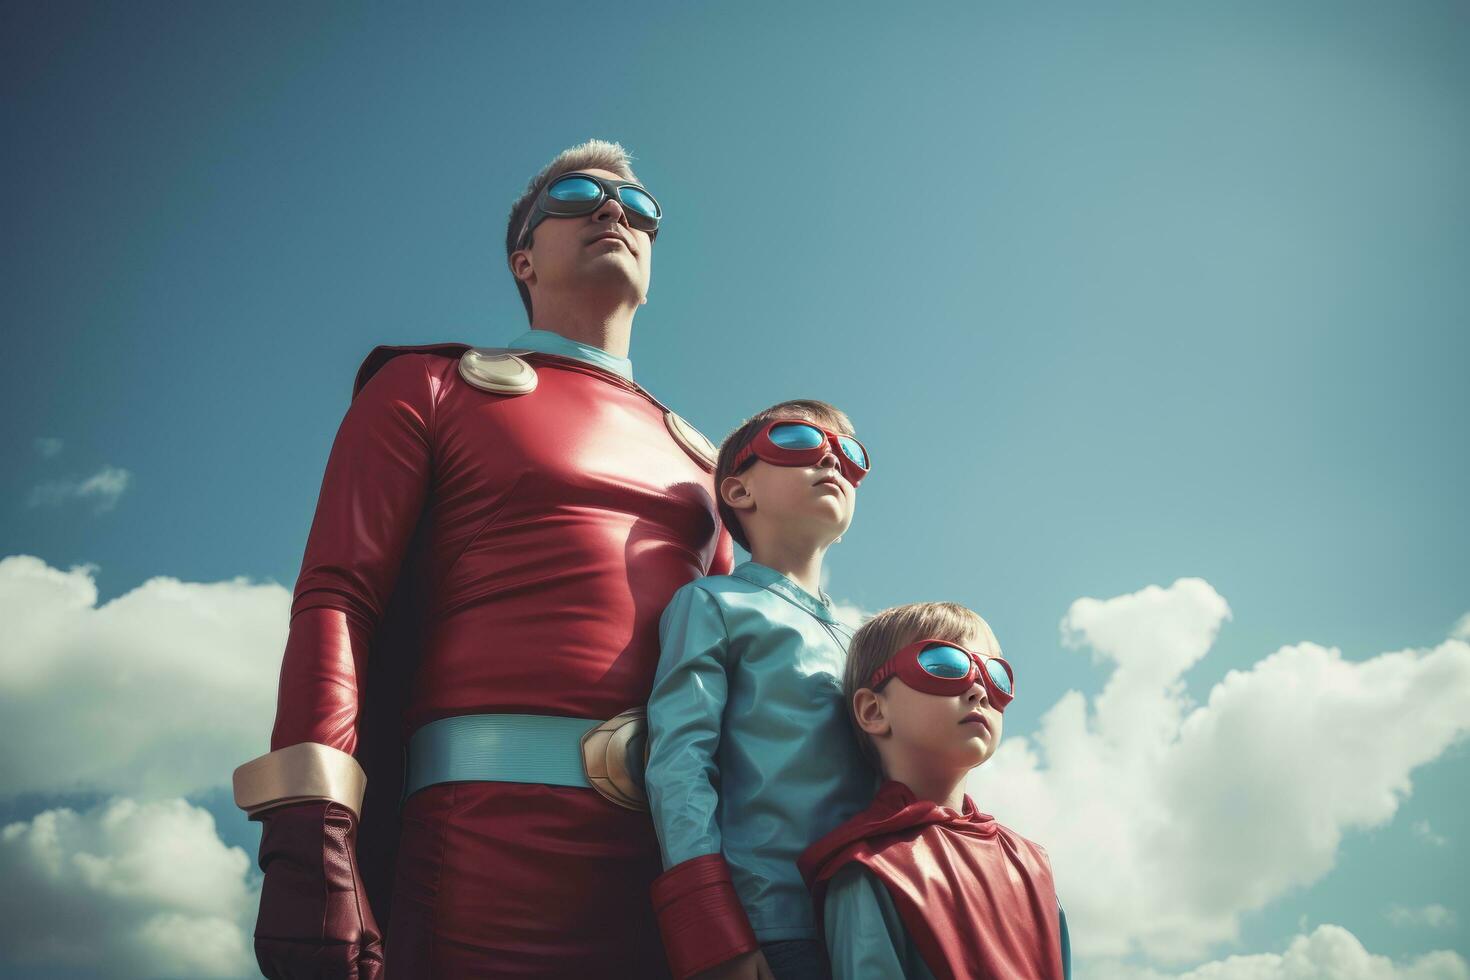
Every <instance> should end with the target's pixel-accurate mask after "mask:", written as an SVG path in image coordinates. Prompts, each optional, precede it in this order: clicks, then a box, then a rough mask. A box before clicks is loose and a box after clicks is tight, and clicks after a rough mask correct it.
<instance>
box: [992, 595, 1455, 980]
mask: <svg viewBox="0 0 1470 980" xmlns="http://www.w3.org/2000/svg"><path fill="white" fill-rule="evenodd" d="M1229 616H1230V609H1229V606H1228V605H1227V604H1226V602H1225V600H1224V599H1223V598H1221V597H1220V596H1219V594H1218V593H1216V592H1215V590H1214V589H1213V588H1211V587H1210V585H1209V584H1208V583H1206V582H1204V581H1202V580H1199V579H1181V580H1180V581H1178V582H1175V583H1174V584H1173V585H1171V586H1170V587H1169V588H1167V589H1161V588H1158V587H1157V586H1151V587H1149V588H1147V589H1144V590H1142V591H1140V592H1137V593H1134V594H1132V595H1125V596H1120V597H1117V598H1114V599H1108V600H1097V599H1081V600H1078V601H1077V602H1076V603H1074V604H1073V605H1072V608H1071V609H1070V610H1069V611H1068V613H1067V615H1066V617H1065V618H1064V619H1063V621H1062V629H1063V637H1064V640H1065V642H1067V643H1068V644H1069V645H1071V646H1074V647H1076V646H1082V645H1086V646H1089V647H1091V648H1092V649H1093V650H1094V651H1095V652H1096V655H1097V657H1098V658H1100V659H1102V660H1104V661H1109V662H1111V663H1113V664H1114V665H1115V666H1114V669H1113V672H1112V675H1111V677H1110V678H1109V679H1108V681H1107V683H1106V684H1105V685H1104V687H1103V690H1102V692H1101V693H1100V694H1099V695H1098V696H1097V697H1096V698H1095V699H1094V700H1093V702H1092V703H1091V704H1089V702H1088V699H1087V698H1085V697H1084V696H1083V695H1082V694H1080V693H1078V692H1076V691H1072V692H1068V693H1067V694H1065V695H1063V696H1062V698H1061V699H1059V700H1058V701H1057V703H1056V704H1055V705H1053V706H1052V707H1051V708H1050V709H1049V710H1048V711H1047V712H1046V714H1045V715H1043V717H1042V720H1041V728H1040V731H1039V732H1038V733H1037V734H1036V735H1035V736H1034V738H1013V739H1010V740H1008V741H1006V742H1004V743H1002V745H1001V748H1000V751H999V752H998V753H997V754H996V756H995V758H994V759H992V760H991V761H990V762H989V763H988V764H987V765H986V766H984V767H983V768H982V769H980V770H978V771H977V772H976V774H975V775H974V776H972V777H971V792H972V793H973V794H974V795H975V796H976V798H977V799H978V800H980V801H981V802H980V806H981V809H983V810H986V811H988V812H992V813H995V814H996V815H997V817H998V818H999V819H1000V820H1001V821H1002V822H1004V823H1006V824H1008V825H1010V826H1012V827H1014V828H1015V829H1017V830H1018V831H1019V832H1021V833H1023V834H1025V835H1026V836H1028V837H1032V838H1033V839H1035V840H1038V841H1040V842H1042V843H1043V844H1045V845H1046V846H1047V847H1048V849H1049V851H1050V852H1051V856H1052V860H1053V866H1054V868H1055V869H1056V875H1057V881H1058V890H1059V892H1060V894H1061V897H1062V901H1063V904H1064V905H1065V906H1066V909H1067V916H1068V919H1069V921H1070V922H1071V923H1072V924H1073V926H1074V927H1073V929H1072V935H1073V937H1074V942H1075V943H1076V944H1077V949H1078V953H1079V956H1084V957H1094V958H1096V957H1123V956H1127V955H1129V954H1130V953H1134V952H1137V951H1141V952H1143V953H1144V954H1146V955H1148V956H1149V957H1151V958H1153V959H1155V960H1156V961H1160V960H1162V961H1167V962H1179V961H1184V960H1187V959H1197V958H1199V957H1201V956H1204V955H1207V954H1208V952H1209V950H1210V948H1211V947H1213V946H1214V945H1215V944H1218V943H1221V942H1225V941H1230V940H1233V939H1235V938H1236V937H1237V934H1238V927H1239V921H1240V917H1241V915H1243V914H1244V913H1246V912H1249V911H1252V910H1255V909H1259V908H1262V907H1263V906H1265V905H1266V904H1268V903H1269V902H1271V901H1272V900H1274V899H1276V898H1278V897H1280V896H1282V895H1283V894H1285V893H1286V892H1287V891H1289V890H1291V889H1295V888H1301V887H1305V886H1306V885H1309V884H1311V883H1312V882H1314V881H1316V880H1318V879H1320V878H1321V877H1322V876H1323V875H1324V874H1326V873H1327V872H1328V871H1329V870H1330V869H1331V868H1332V866H1333V863H1334V862H1335V860H1336V855H1337V849H1338V845H1339V844H1340V842H1341V840H1342V837H1343V835H1344V834H1345V833H1347V832H1349V831H1352V830H1355V829H1361V828H1367V827H1374V826H1379V825H1381V824H1383V823H1385V822H1387V821H1388V820H1389V819H1390V818H1391V817H1392V816H1393V815H1394V813H1395V811H1396V810H1397V808H1398V805H1399V802H1400V801H1401V800H1402V799H1403V797H1404V796H1406V795H1407V794H1408V793H1409V790H1410V780H1409V776H1410V773H1411V772H1412V770H1413V769H1414V768H1415V767H1417V766H1420V765H1423V764H1425V763H1427V762H1429V761H1431V760H1432V759H1434V758H1436V757H1438V756H1439V755H1440V754H1441V753H1443V752H1444V751H1445V749H1446V748H1448V747H1449V746H1450V745H1451V744H1452V743H1454V742H1455V741H1456V740H1458V739H1459V738H1461V737H1462V736H1463V735H1464V734H1465V733H1466V731H1467V726H1470V644H1467V643H1465V642H1463V641H1461V640H1454V639H1452V640H1447V641H1446V642H1444V643H1442V644H1440V645H1439V646H1437V647H1435V648H1434V649H1432V650H1404V651H1399V652H1394V653H1385V654H1381V655H1379V656H1377V657H1373V658H1371V659H1369V660H1366V661H1362V662H1352V661H1347V660H1344V659H1343V657H1342V655H1341V653H1340V652H1339V651H1337V650H1335V649H1328V648H1325V647H1321V646H1317V645H1316V644H1311V643H1302V644H1298V645H1296V646H1288V647H1283V648H1282V649H1280V650H1278V651H1277V652H1275V653H1274V654H1271V655H1270V656H1268V657H1266V658H1265V659H1263V660H1261V661H1259V662H1258V663H1256V664H1254V665H1253V666H1251V667H1250V669H1248V670H1244V671H1241V670H1233V671H1230V672H1229V673H1228V674H1227V675H1226V676H1225V678H1224V679H1223V680H1221V681H1220V682H1219V683H1218V684H1217V685H1215V687H1214V688H1213V689H1212V690H1211V691H1210V693H1209V697H1208V699H1207V701H1206V703H1205V704H1204V705H1203V706H1195V705H1194V704H1193V703H1192V702H1191V701H1190V700H1189V698H1188V696H1187V694H1186V692H1185V690H1184V686H1183V683H1182V681H1181V677H1182V675H1183V673H1184V672H1185V671H1186V670H1188V669H1189V667H1191V666H1192V665H1194V664H1195V663H1197V662H1198V661H1199V660H1200V659H1201V658H1202V657H1204V656H1205V654H1206V653H1207V652H1208V650H1209V648H1210V646H1211V645H1212V643H1213V642H1214V639H1215V637H1216V635H1217V634H1218V632H1219V629H1220V627H1221V625H1222V624H1223V623H1224V621H1225V620H1226V619H1228V618H1229ZM1319 932H1320V930H1319ZM1316 935H1317V934H1314V936H1316ZM1288 955H1289V954H1288ZM1265 975H1274V974H1265Z"/></svg>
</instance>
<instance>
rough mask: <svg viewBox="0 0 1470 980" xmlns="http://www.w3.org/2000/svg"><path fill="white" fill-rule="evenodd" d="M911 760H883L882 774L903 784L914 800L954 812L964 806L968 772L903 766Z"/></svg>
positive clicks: (921, 766)
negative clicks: (947, 808)
mask: <svg viewBox="0 0 1470 980" xmlns="http://www.w3.org/2000/svg"><path fill="white" fill-rule="evenodd" d="M906 761H911V760H899V759H885V760H884V767H883V768H884V772H885V773H886V775H887V776H888V778H889V779H891V780H893V781H894V782H896V783H903V784H904V785H905V786H907V787H908V788H909V792H910V793H913V794H914V796H915V798H917V799H920V800H928V801H929V802H931V803H938V804H939V805H940V806H947V807H949V808H950V809H951V810H954V811H956V812H958V811H960V810H962V809H964V806H965V776H967V775H969V770H965V771H964V772H960V773H955V772H953V771H938V772H936V771H934V770H933V769H932V767H927V766H923V765H907V766H906V765H904V762H906Z"/></svg>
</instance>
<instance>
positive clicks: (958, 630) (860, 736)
mask: <svg viewBox="0 0 1470 980" xmlns="http://www.w3.org/2000/svg"><path fill="white" fill-rule="evenodd" d="M976 633H978V634H979V635H980V636H981V637H982V638H988V639H989V640H990V641H991V642H995V633H994V632H992V631H991V629H990V624H989V623H987V622H986V621H985V620H984V619H981V618H980V615H979V614H978V613H976V612H974V611H973V610H970V609H966V608H965V607H964V606H962V605H960V604H959V603H957V602H914V603H910V604H909V605H907V606H894V607H893V608H892V609H885V610H883V611H882V612H880V613H879V614H878V615H876V616H874V617H873V618H872V619H870V620H868V621H867V622H866V623H864V624H863V625H862V626H861V627H860V628H859V629H858V631H857V632H856V633H854V634H853V637H852V643H851V644H849V645H848V648H847V667H846V669H844V670H843V672H842V696H843V698H844V699H845V700H846V701H847V717H848V720H849V721H851V722H852V730H853V734H854V735H856V736H857V740H858V747H859V748H861V749H862V752H863V755H864V756H865V757H866V758H867V760H868V761H869V762H871V763H872V764H873V768H874V769H877V770H878V771H879V772H882V769H883V765H882V762H881V760H880V759H879V758H878V750H877V749H876V748H875V747H874V745H873V739H872V736H870V735H869V734H868V733H867V732H865V731H863V730H862V729H861V728H859V727H858V724H857V716H856V714H854V712H853V710H852V696H853V695H854V694H856V693H857V692H858V691H859V690H860V689H862V688H865V687H867V686H868V680H869V679H870V678H871V677H872V676H873V672H874V671H875V670H877V669H878V668H879V667H881V666H883V665H884V664H885V663H887V662H888V658H889V657H892V656H893V655H894V654H895V653H897V652H898V651H899V650H902V649H903V648H904V647H906V646H908V645H909V644H910V643H914V642H917V641H919V640H943V641H945V642H946V643H960V644H966V643H968V642H970V641H971V637H972V636H973V635H974V634H976ZM982 646H983V644H982ZM999 646H1000V644H999V643H996V648H998V647H999Z"/></svg>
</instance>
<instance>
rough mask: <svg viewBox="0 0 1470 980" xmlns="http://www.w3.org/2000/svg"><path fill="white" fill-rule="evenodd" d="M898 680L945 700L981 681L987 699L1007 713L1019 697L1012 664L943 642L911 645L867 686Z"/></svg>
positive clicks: (890, 659) (929, 640)
mask: <svg viewBox="0 0 1470 980" xmlns="http://www.w3.org/2000/svg"><path fill="white" fill-rule="evenodd" d="M894 677H897V678H898V679H899V680H901V681H903V682H904V683H905V684H907V685H908V686H909V687H911V688H913V689H914V690H916V691H920V692H922V693H924V694H939V695H944V696H946V697H949V696H953V695H956V694H963V693H965V692H966V691H968V690H969V689H970V686H971V685H972V684H974V683H975V682H976V680H979V681H980V683H981V684H982V685H983V686H984V688H985V694H986V697H988V698H989V699H990V703H991V704H993V705H995V706H996V708H998V709H1000V710H1002V711H1004V710H1005V706H1006V705H1008V704H1010V703H1011V701H1012V699H1014V698H1015V696H1016V679H1015V675H1014V674H1013V673H1012V672H1011V665H1010V664H1009V663H1007V662H1006V661H1005V660H1004V659H1003V658H1001V657H986V656H982V655H981V654H978V653H975V652H974V651H971V650H966V649H965V648H964V647H962V646H959V645H958V644H955V643H950V642H947V641H944V640H935V639H928V640H919V641H918V642H917V643H910V644H908V645H907V646H905V647H903V648H902V649H901V650H899V651H898V652H897V653H895V654H894V655H893V656H892V657H890V658H889V659H888V661H887V663H885V664H884V665H883V666H882V667H879V668H878V669H877V670H876V671H874V672H873V676H872V677H871V678H869V679H868V686H869V687H870V688H872V689H873V690H875V691H876V690H878V689H879V688H881V687H882V686H883V685H884V684H885V683H887V682H888V681H889V680H890V679H892V678H894Z"/></svg>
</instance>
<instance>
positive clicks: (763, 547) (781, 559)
mask: <svg viewBox="0 0 1470 980" xmlns="http://www.w3.org/2000/svg"><path fill="white" fill-rule="evenodd" d="M826 556H827V546H826V545H822V546H821V547H814V546H812V545H811V544H808V543H804V542H799V541H793V540H792V539H790V538H778V539H777V540H774V541H752V542H751V550H750V560H751V561H753V562H756V563H757V564H760V565H764V566H766V567H767V568H771V569H775V570H776V571H778V572H780V573H781V574H782V575H785V576H786V577H787V578H789V579H791V581H793V582H795V583H796V584H797V585H799V586H801V587H802V588H803V589H805V590H806V591H808V592H810V593H811V594H812V595H814V596H817V597H818V598H821V595H822V559H823V558H825V557H826Z"/></svg>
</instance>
